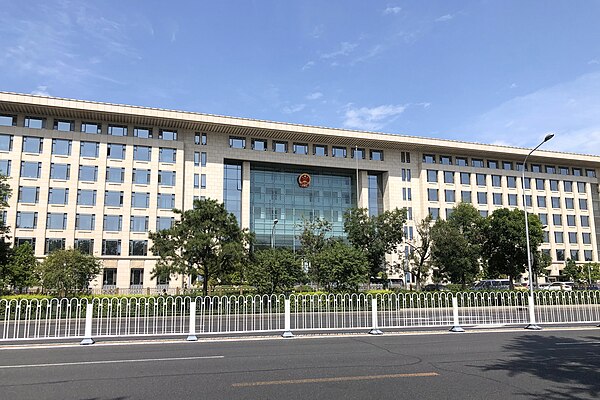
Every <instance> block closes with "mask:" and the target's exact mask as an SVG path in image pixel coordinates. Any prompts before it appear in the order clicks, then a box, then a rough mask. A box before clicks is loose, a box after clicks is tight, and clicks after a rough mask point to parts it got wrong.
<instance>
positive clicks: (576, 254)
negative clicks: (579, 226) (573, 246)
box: [570, 250, 579, 261]
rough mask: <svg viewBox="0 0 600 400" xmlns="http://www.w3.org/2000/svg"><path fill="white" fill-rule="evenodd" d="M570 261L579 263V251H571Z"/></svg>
mask: <svg viewBox="0 0 600 400" xmlns="http://www.w3.org/2000/svg"><path fill="white" fill-rule="evenodd" d="M570 253H571V260H573V261H579V250H571V251H570Z"/></svg>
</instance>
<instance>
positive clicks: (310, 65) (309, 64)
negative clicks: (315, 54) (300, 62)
mask: <svg viewBox="0 0 600 400" xmlns="http://www.w3.org/2000/svg"><path fill="white" fill-rule="evenodd" d="M314 66H315V62H314V61H309V62H307V63H306V64H304V66H303V67H302V71H306V70H307V69H310V68H312V67H314Z"/></svg>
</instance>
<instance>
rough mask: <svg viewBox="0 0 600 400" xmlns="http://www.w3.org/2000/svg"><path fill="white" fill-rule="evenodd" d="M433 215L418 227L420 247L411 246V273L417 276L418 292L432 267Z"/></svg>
mask: <svg viewBox="0 0 600 400" xmlns="http://www.w3.org/2000/svg"><path fill="white" fill-rule="evenodd" d="M431 222H432V218H431V215H428V216H427V217H426V218H425V219H423V220H422V221H421V222H420V223H419V224H418V225H417V236H418V245H417V246H414V245H411V244H410V243H409V245H410V246H411V253H410V260H411V261H412V263H410V264H409V266H408V267H409V272H410V273H411V274H413V275H414V276H415V279H416V281H417V290H421V284H422V283H423V282H424V281H425V279H426V278H427V276H428V275H429V270H430V267H431Z"/></svg>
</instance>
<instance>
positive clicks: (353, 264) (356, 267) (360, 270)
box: [309, 240, 369, 291]
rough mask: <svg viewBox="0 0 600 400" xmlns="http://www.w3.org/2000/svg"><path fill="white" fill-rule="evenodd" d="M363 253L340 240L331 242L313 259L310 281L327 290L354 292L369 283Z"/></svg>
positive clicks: (365, 257)
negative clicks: (362, 284)
mask: <svg viewBox="0 0 600 400" xmlns="http://www.w3.org/2000/svg"><path fill="white" fill-rule="evenodd" d="M368 272H369V262H368V259H367V256H366V255H365V253H364V252H363V251H361V250H359V249H357V248H355V247H353V246H350V245H348V244H346V243H344V242H342V241H341V240H331V241H330V242H328V243H327V244H326V245H325V247H323V249H322V250H321V251H320V252H319V253H318V254H317V255H316V256H315V257H314V259H313V262H312V263H311V266H310V268H309V274H310V276H311V278H312V279H314V280H315V281H316V282H318V283H319V285H320V286H323V287H325V288H326V289H327V290H335V291H356V290H358V285H359V284H361V283H365V282H368V281H369V274H368Z"/></svg>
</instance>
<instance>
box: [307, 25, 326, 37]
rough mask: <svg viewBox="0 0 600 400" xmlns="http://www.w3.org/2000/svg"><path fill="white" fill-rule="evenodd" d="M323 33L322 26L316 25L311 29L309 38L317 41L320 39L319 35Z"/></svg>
mask: <svg viewBox="0 0 600 400" xmlns="http://www.w3.org/2000/svg"><path fill="white" fill-rule="evenodd" d="M323 32H325V28H324V27H323V25H317V26H315V27H314V28H313V30H312V32H311V34H310V36H311V37H312V38H313V39H318V38H320V37H321V35H322V34H323Z"/></svg>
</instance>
